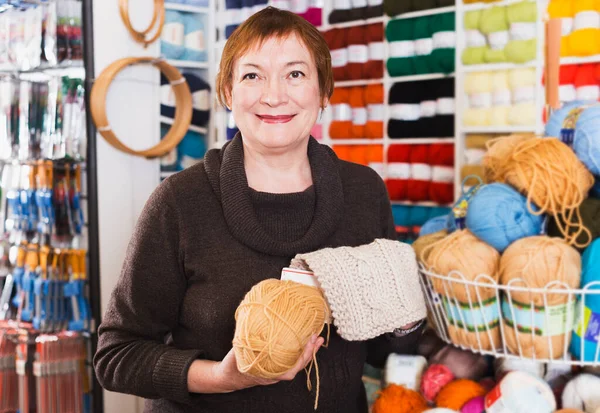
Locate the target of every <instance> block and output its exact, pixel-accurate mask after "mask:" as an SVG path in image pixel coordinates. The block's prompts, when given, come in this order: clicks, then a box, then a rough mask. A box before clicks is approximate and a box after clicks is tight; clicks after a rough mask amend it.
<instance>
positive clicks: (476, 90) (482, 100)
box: [463, 72, 492, 126]
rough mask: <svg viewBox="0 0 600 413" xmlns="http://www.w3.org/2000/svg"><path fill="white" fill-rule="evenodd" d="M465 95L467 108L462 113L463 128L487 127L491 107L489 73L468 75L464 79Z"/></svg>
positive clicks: (490, 78) (490, 80) (490, 77)
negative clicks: (467, 101) (467, 100)
mask: <svg viewBox="0 0 600 413" xmlns="http://www.w3.org/2000/svg"><path fill="white" fill-rule="evenodd" d="M465 94H466V95H467V96H468V99H469V106H468V109H466V110H465V112H464V115H463V124H464V125H465V126H486V125H489V124H490V108H491V107H492V76H491V73H490V72H475V73H468V74H467V75H466V77H465Z"/></svg>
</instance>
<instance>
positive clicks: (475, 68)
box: [462, 60, 537, 73]
mask: <svg viewBox="0 0 600 413" xmlns="http://www.w3.org/2000/svg"><path fill="white" fill-rule="evenodd" d="M536 66H537V61H535V60H532V61H531V62H527V63H484V64H481V65H464V66H463V69H462V70H463V72H465V73H470V72H490V71H497V70H511V69H522V68H526V67H536Z"/></svg>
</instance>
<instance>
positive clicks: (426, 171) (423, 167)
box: [406, 144, 432, 202]
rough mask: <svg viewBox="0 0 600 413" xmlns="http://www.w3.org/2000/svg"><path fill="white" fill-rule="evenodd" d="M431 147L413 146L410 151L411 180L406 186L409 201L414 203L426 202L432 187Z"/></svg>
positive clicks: (424, 145)
mask: <svg viewBox="0 0 600 413" xmlns="http://www.w3.org/2000/svg"><path fill="white" fill-rule="evenodd" d="M429 161H430V147H429V145H426V144H423V145H413V147H412V148H411V150H410V157H409V160H408V162H409V163H410V179H409V180H408V182H407V186H406V195H407V198H408V200H410V201H413V202H420V201H426V200H427V199H428V198H429V193H430V187H431V171H432V168H431V165H430V163H429Z"/></svg>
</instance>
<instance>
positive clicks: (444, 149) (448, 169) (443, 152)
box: [428, 143, 454, 205]
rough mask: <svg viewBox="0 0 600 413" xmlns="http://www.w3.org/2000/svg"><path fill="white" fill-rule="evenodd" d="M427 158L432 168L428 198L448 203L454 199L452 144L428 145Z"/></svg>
mask: <svg viewBox="0 0 600 413" xmlns="http://www.w3.org/2000/svg"><path fill="white" fill-rule="evenodd" d="M429 159H430V162H431V165H432V168H431V185H430V187H429V196H428V199H430V200H432V201H434V202H437V203H438V204H440V205H445V204H450V203H451V202H452V201H453V200H454V145H453V144H451V143H439V144H433V145H430V147H429Z"/></svg>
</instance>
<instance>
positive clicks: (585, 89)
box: [575, 85, 600, 100]
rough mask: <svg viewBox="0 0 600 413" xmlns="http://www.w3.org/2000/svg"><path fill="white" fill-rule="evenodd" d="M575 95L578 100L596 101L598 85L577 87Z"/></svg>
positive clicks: (598, 93)
mask: <svg viewBox="0 0 600 413" xmlns="http://www.w3.org/2000/svg"><path fill="white" fill-rule="evenodd" d="M575 93H576V95H577V99H578V100H598V99H600V86H599V85H588V86H579V87H578V88H577V89H576V92H575Z"/></svg>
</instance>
